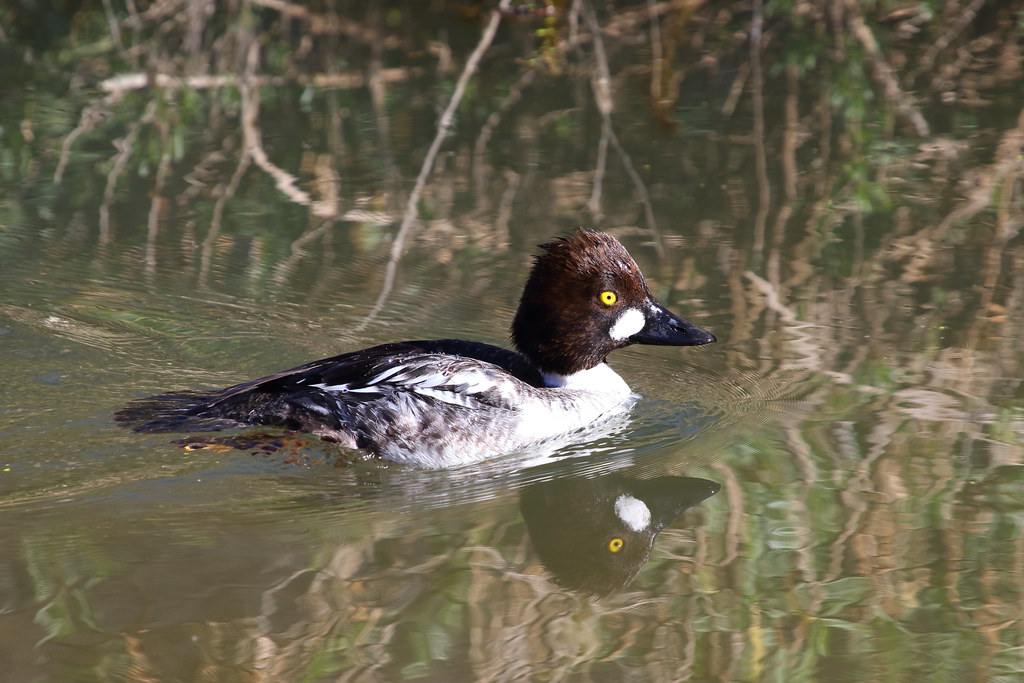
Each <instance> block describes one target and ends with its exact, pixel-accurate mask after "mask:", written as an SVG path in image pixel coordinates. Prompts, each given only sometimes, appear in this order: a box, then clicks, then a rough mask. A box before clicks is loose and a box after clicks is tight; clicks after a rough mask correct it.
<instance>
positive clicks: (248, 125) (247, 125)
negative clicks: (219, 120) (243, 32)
mask: <svg viewBox="0 0 1024 683" xmlns="http://www.w3.org/2000/svg"><path fill="white" fill-rule="evenodd" d="M258 50H259V43H257V42H256V41H253V43H252V44H251V46H250V51H249V57H250V60H253V59H255V57H254V55H255V54H257V53H258ZM239 91H240V92H241V95H242V117H241V124H242V134H243V136H244V139H245V142H244V151H243V153H244V154H247V155H249V156H251V157H252V160H253V162H254V163H255V164H256V165H257V166H259V167H260V168H261V169H263V171H264V172H266V174H267V175H269V176H270V177H271V178H273V179H274V184H275V186H276V187H277V189H278V190H280V191H281V193H282V194H283V195H285V196H286V197H288V199H290V200H292V201H293V202H295V203H296V204H301V205H302V206H309V205H310V204H312V199H311V198H310V196H309V194H308V193H306V192H303V191H302V190H300V189H299V188H297V187H295V183H296V182H297V179H296V178H295V176H293V175H292V174H291V173H288V172H287V171H285V170H284V169H283V168H281V167H280V166H277V165H276V164H274V162H272V161H271V160H270V158H269V157H268V156H267V152H266V150H265V149H263V142H262V141H261V139H260V130H259V126H258V124H257V121H258V119H259V108H260V94H259V89H258V88H254V87H253V86H252V85H251V84H250V83H249V82H248V81H247V80H246V81H244V82H242V83H240V84H239Z"/></svg>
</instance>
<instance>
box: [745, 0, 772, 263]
mask: <svg viewBox="0 0 1024 683" xmlns="http://www.w3.org/2000/svg"><path fill="white" fill-rule="evenodd" d="M763 27H764V7H763V6H762V0H754V20H753V21H752V22H751V25H750V80H751V83H750V97H751V100H753V109H754V131H753V135H754V160H755V165H756V167H757V190H758V203H757V217H756V218H755V220H754V248H753V256H754V258H761V257H763V254H764V231H765V223H766V221H767V220H768V208H769V205H770V204H771V201H772V186H771V183H770V182H769V181H768V159H767V154H766V153H765V149H764V76H763V74H762V72H761V32H762V29H763Z"/></svg>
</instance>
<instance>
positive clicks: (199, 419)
mask: <svg viewBox="0 0 1024 683" xmlns="http://www.w3.org/2000/svg"><path fill="white" fill-rule="evenodd" d="M219 395H220V394H219V392H218V393H213V394H207V393H202V392H198V391H196V392H182V393H180V394H164V395H160V396H149V397H147V398H139V399H135V400H134V401H129V402H128V405H126V406H125V407H124V408H122V409H121V410H119V411H117V412H116V413H114V419H115V420H117V421H118V422H120V423H121V425H122V426H124V427H127V428H129V429H131V430H132V431H136V432H215V431H218V430H221V429H231V428H233V427H243V426H245V423H244V422H241V421H239V420H233V419H230V418H226V417H223V416H211V415H209V414H208V413H206V411H208V410H209V408H210V402H211V401H212V400H213V399H215V398H216V397H217V396H219ZM204 413H206V414H204Z"/></svg>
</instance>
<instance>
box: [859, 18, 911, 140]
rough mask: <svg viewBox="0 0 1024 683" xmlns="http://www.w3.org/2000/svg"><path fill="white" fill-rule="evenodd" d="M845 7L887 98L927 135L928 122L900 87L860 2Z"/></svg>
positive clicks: (876, 78)
mask: <svg viewBox="0 0 1024 683" xmlns="http://www.w3.org/2000/svg"><path fill="white" fill-rule="evenodd" d="M845 7H846V12H847V18H848V23H849V26H850V30H851V31H852V32H853V35H854V36H855V37H856V38H857V40H858V41H859V42H860V44H861V46H862V47H863V48H864V51H865V52H866V53H867V55H868V58H869V60H870V61H871V64H872V66H873V67H874V74H875V80H877V81H878V82H879V84H880V85H881V86H882V90H883V92H884V94H885V96H886V98H887V99H888V100H889V101H890V102H893V103H894V104H895V105H896V108H897V110H899V112H900V114H902V115H903V117H904V118H906V119H907V120H908V121H909V122H910V124H911V125H912V126H913V127H914V131H915V132H916V133H917V134H918V135H919V136H921V137H926V136H927V135H928V133H929V126H928V122H927V121H925V119H924V116H922V115H921V112H919V111H918V110H917V107H915V106H914V102H913V100H912V99H911V97H910V96H909V95H908V94H907V93H905V92H904V91H903V89H902V88H900V84H899V82H898V81H897V80H896V76H895V75H894V72H893V68H892V67H891V66H890V65H889V62H888V61H886V59H885V55H884V54H882V49H881V48H880V47H879V46H878V41H877V40H875V34H874V33H872V32H871V29H870V28H868V25H867V24H866V23H864V15H863V14H862V13H861V9H860V3H859V2H857V1H856V0H845Z"/></svg>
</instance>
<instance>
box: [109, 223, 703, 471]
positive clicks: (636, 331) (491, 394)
mask: <svg viewBox="0 0 1024 683" xmlns="http://www.w3.org/2000/svg"><path fill="white" fill-rule="evenodd" d="M511 340H512V343H513V345H514V347H515V349H516V350H511V349H507V348H504V347H500V346H495V345H491V344H485V343H481V342H475V341H468V340H463V339H438V340H420V341H400V342H391V343H385V344H381V345H378V346H373V347H370V348H366V349H361V350H358V351H350V352H348V353H343V354H341V355H337V356H332V357H330V358H324V359H321V360H316V361H313V362H311V363H306V364H305V365H300V366H298V367H295V368H292V369H290V370H284V371H282V372H277V373H275V374H272V375H268V376H266V377H261V378H259V379H254V380H251V381H247V382H242V383H240V384H236V385H234V386H230V387H227V388H224V389H220V390H215V391H194V390H189V391H181V392H177V393H168V394H161V395H156V396H150V397H146V398H138V399H134V400H132V401H130V402H129V403H128V404H127V405H126V406H125V407H124V408H123V409H122V410H119V411H118V412H117V413H115V415H114V417H115V420H116V421H117V422H118V423H120V424H121V425H122V426H125V427H128V428H130V429H132V430H134V431H135V432H141V433H150V432H189V433H195V432H209V431H220V430H225V429H235V428H245V427H252V426H263V427H277V428H283V429H285V430H290V431H295V432H302V433H309V434H312V435H315V436H318V437H319V438H321V439H323V440H324V441H327V442H332V443H335V444H338V445H339V446H341V447H343V448H346V449H355V450H357V451H360V452H362V453H364V454H366V455H367V456H369V457H375V458H380V459H383V460H386V461H390V462H394V463H399V464H404V465H412V466H418V467H426V468H447V467H453V466H458V465H463V464H467V463H473V462H479V461H484V460H489V459H493V458H496V457H499V456H502V455H507V454H510V453H513V452H517V451H521V450H523V449H526V448H528V447H530V446H531V445H534V444H539V443H541V442H545V441H550V440H553V439H558V438H563V437H566V436H568V435H575V434H576V433H579V434H583V433H584V432H585V431H586V430H587V428H589V427H592V426H594V425H597V424H600V423H602V422H605V421H607V420H610V419H613V418H615V417H616V416H619V415H622V414H623V413H625V412H628V411H629V409H630V408H631V406H632V405H633V404H634V402H635V401H636V399H637V398H638V397H637V396H636V395H635V394H634V393H633V392H632V391H631V390H630V388H629V386H628V385H627V384H626V382H625V380H623V379H622V377H621V376H619V375H618V374H617V373H616V372H615V371H614V370H612V368H611V367H610V366H609V365H608V363H607V357H608V355H609V354H610V353H611V352H612V351H615V350H616V349H620V348H623V347H626V346H629V345H631V344H648V345H658V346H700V345H704V344H710V343H712V342H715V341H716V338H715V336H714V335H713V334H712V333H711V332H709V331H707V330H705V329H702V328H700V327H698V326H696V325H694V324H693V323H690V322H688V321H686V320H684V319H682V318H680V317H679V316H677V315H676V314H674V313H672V312H671V311H669V310H668V309H666V308H665V307H664V306H662V305H661V304H660V303H658V302H657V301H656V300H655V298H654V296H653V295H652V294H651V291H650V287H649V286H648V284H647V281H646V279H645V278H644V276H643V274H642V273H641V271H640V268H639V267H638V266H637V264H636V262H635V261H634V260H633V258H632V257H631V256H630V254H629V252H628V251H627V250H626V248H625V247H624V246H623V245H622V243H621V242H619V240H617V239H616V238H615V237H614V236H612V235H610V234H607V233H604V232H599V231H596V230H590V229H583V228H581V229H579V230H577V232H576V233H575V234H572V235H568V236H563V237H559V238H556V239H554V240H553V241H551V242H549V243H547V244H543V245H540V253H539V254H538V255H537V256H536V257H535V259H534V262H533V267H532V269H531V271H530V274H529V276H528V277H527V279H526V284H525V286H524V288H523V292H522V296H521V297H520V299H519V305H518V307H517V309H516V313H515V315H514V317H513V320H512V325H511Z"/></svg>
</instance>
